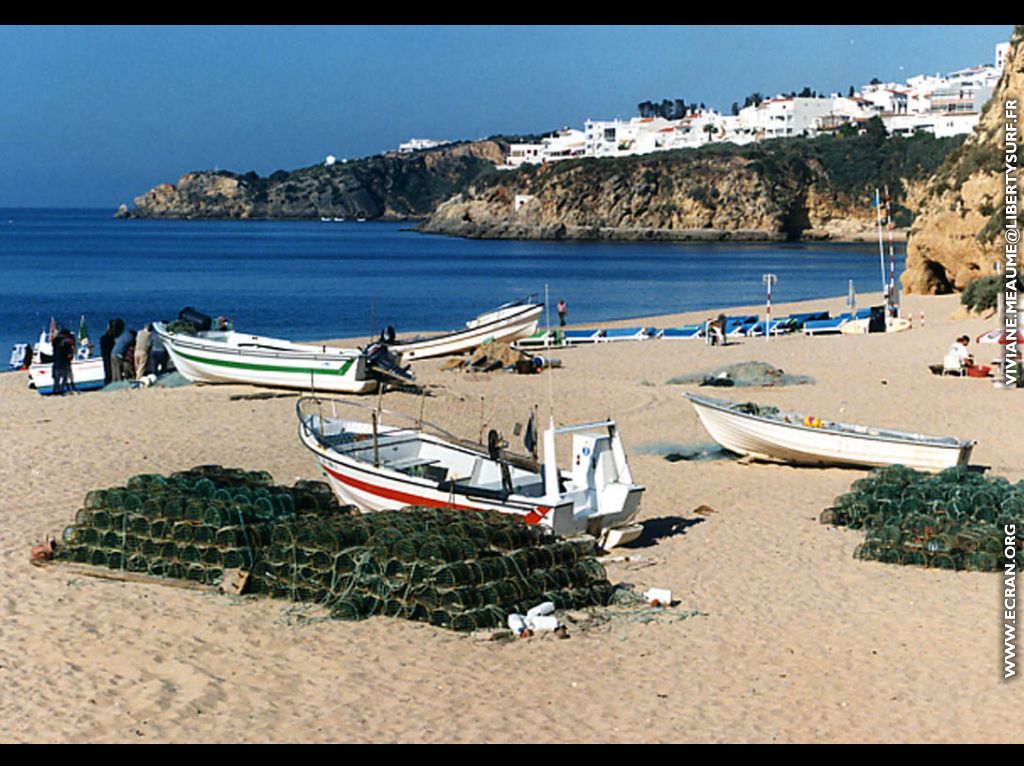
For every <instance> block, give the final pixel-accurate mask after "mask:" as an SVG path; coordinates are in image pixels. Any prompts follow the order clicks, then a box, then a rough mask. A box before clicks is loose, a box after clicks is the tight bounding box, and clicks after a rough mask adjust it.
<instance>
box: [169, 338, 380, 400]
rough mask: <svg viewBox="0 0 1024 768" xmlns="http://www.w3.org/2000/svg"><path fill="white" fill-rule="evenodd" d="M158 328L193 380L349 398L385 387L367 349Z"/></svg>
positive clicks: (173, 357)
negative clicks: (295, 390)
mask: <svg viewBox="0 0 1024 768" xmlns="http://www.w3.org/2000/svg"><path fill="white" fill-rule="evenodd" d="M153 330H154V331H155V332H156V334H157V335H158V336H159V337H160V339H161V340H162V341H163V343H164V345H165V346H166V348H167V352H168V354H170V356H171V360H173V361H174V367H175V368H177V369H178V370H179V371H180V372H181V374H182V375H183V376H185V377H186V378H187V379H189V380H190V381H195V382H202V383H204V384H255V385H259V386H266V387H284V388H288V389H307V390H314V391H315V390H322V391H325V392H344V393H349V394H363V393H367V392H374V391H376V389H377V386H378V383H379V382H378V378H376V377H375V373H376V371H375V370H371V368H372V366H373V362H372V361H371V360H370V359H369V358H368V356H367V354H366V353H365V352H364V351H363V350H361V349H341V348H338V347H329V346H326V345H322V344H321V345H313V344H296V343H294V342H291V341H286V340H284V339H275V338H271V337H268V336H253V335H250V334H246V333H238V332H236V331H234V330H226V331H197V332H195V333H174V332H173V331H170V330H168V328H167V326H166V325H165V324H164V323H153ZM381 375H383V374H381Z"/></svg>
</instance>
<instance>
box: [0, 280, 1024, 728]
mask: <svg viewBox="0 0 1024 768" xmlns="http://www.w3.org/2000/svg"><path fill="white" fill-rule="evenodd" d="M570 299H571V297H570ZM570 303H571V302H570ZM869 303H880V297H879V296H878V295H874V296H860V297H858V304H859V305H860V306H867V305H868V304H869ZM903 305H904V313H908V312H909V313H910V314H911V315H912V316H913V319H914V328H913V329H912V330H910V331H907V332H903V333H897V334H873V335H864V336H840V337H836V336H830V337H821V338H810V337H804V336H803V335H797V336H792V337H785V338H778V339H772V340H770V341H767V342H766V341H765V340H764V339H744V340H740V341H738V342H737V343H732V344H730V345H729V346H726V347H724V348H716V347H708V346H706V345H705V344H704V343H703V342H702V341H665V340H660V341H645V342H632V341H631V342H622V343H615V344H602V345H595V346H591V347H586V348H577V349H567V350H555V351H552V353H551V355H552V356H554V357H558V358H560V359H561V360H562V363H563V367H561V368H558V369H555V370H554V371H553V373H552V380H551V381H550V382H549V379H548V377H547V375H546V374H545V375H540V376H520V375H515V374H511V373H506V372H503V371H499V372H495V373H490V374H471V373H465V372H461V371H449V370H444V369H443V361H425V362H422V363H416V364H415V366H414V370H415V372H416V374H417V377H418V380H419V382H420V383H422V384H425V385H427V386H428V388H429V390H428V391H429V393H430V397H428V398H426V399H425V401H424V417H425V418H426V419H428V420H430V421H434V422H436V423H438V424H439V425H441V426H443V427H445V428H447V429H449V430H451V431H453V432H455V433H461V434H467V435H470V436H475V435H476V434H477V432H478V431H479V429H480V420H481V413H483V415H484V419H485V421H486V423H487V425H488V428H490V427H494V428H497V429H499V430H501V431H502V432H504V433H505V434H506V435H507V436H508V437H509V439H510V441H512V440H514V439H515V438H512V437H511V433H512V426H513V424H514V423H515V422H517V421H519V422H525V420H526V418H527V416H528V410H529V408H530V407H531V406H532V405H534V404H536V405H538V406H539V412H540V413H541V414H542V415H546V414H547V408H548V388H549V383H550V385H553V389H554V411H555V415H556V419H557V420H558V421H559V422H561V423H572V422H580V421H589V420H595V419H601V418H604V417H607V416H611V417H613V418H615V419H616V420H617V421H618V423H619V425H620V427H621V430H622V435H623V438H624V440H625V444H626V448H627V451H628V454H629V458H630V463H631V467H632V470H633V474H634V477H635V479H636V480H637V481H638V482H641V483H643V484H644V485H645V486H646V489H647V490H646V492H645V495H644V498H643V502H642V508H641V512H640V517H639V519H640V521H641V522H644V523H645V533H644V535H643V536H642V537H641V539H640V540H639V541H637V542H635V543H633V544H631V545H629V546H628V547H623V548H620V549H618V550H616V554H630V555H642V556H643V557H644V558H646V559H648V560H649V561H651V562H650V563H641V565H643V566H645V567H636V564H635V563H634V564H629V563H610V564H609V565H608V566H607V568H608V573H609V578H610V579H611V580H612V581H613V582H629V583H631V584H634V585H636V587H637V588H639V589H644V588H648V587H667V588H670V589H671V590H672V591H673V594H674V596H675V597H676V598H677V599H678V600H679V601H680V605H679V606H678V607H677V608H675V609H673V611H672V612H670V613H669V615H670V616H673V617H674V619H675V620H660V621H652V622H647V623H644V622H639V621H630V620H628V619H626V618H620V619H613V620H612V621H610V622H608V623H606V624H603V625H601V626H598V627H594V628H592V629H589V630H586V631H577V632H574V633H573V634H572V636H571V637H570V638H569V639H567V640H557V639H554V638H539V637H535V638H532V639H530V640H525V641H514V642H507V643H501V642H486V641H481V640H478V639H473V638H471V637H468V636H464V635H460V634H458V633H455V632H452V631H449V630H445V629H440V628H436V627H433V626H429V625H426V624H421V623H415V622H409V621H403V620H399V619H385V618H373V619H370V620H366V621H362V622H340V621H329V620H321V617H322V613H320V612H318V611H317V610H315V609H313V608H308V609H307V608H303V607H301V606H296V605H294V604H289V603H286V602H283V601H277V600H270V599H252V598H244V597H242V598H239V597H229V596H225V595H216V594H205V593H201V592H197V591H189V590H182V589H174V588H170V587H167V586H160V585H148V584H136V583H121V582H116V581H107V580H100V579H94V578H89V577H85V576H79V575H71V574H69V573H67V572H64V571H62V570H61V567H60V566H51V567H46V568H35V567H32V566H31V565H30V564H29V549H30V547H31V545H32V544H33V543H35V542H37V541H39V540H41V538H42V537H43V535H44V534H46V533H50V534H53V535H56V536H58V538H59V536H60V532H61V531H62V529H63V528H64V527H65V526H66V525H68V524H70V523H71V522H73V519H74V516H75V512H76V510H77V509H78V508H79V507H80V506H81V504H82V500H83V498H84V496H85V494H86V493H87V492H88V491H89V490H90V489H94V488H105V487H110V486H115V485H122V484H124V483H125V482H126V481H127V480H128V478H129V477H131V476H132V475H135V474H139V473H148V472H157V473H162V474H169V473H171V472H175V471H178V470H183V469H187V468H189V467H192V466H195V465H198V464H221V465H224V466H232V467H243V468H246V469H264V470H267V471H269V472H270V473H272V474H273V476H274V478H275V480H276V481H277V482H280V483H288V484H290V483H292V482H294V481H295V480H296V479H299V478H310V479H316V478H317V470H316V467H315V465H314V462H313V459H312V457H311V456H310V455H309V453H308V452H307V451H306V449H305V448H303V447H302V445H301V444H300V442H299V440H298V438H297V436H296V420H295V415H294V402H295V398H294V397H293V396H287V397H279V398H272V399H263V400H231V399H230V397H231V396H232V395H237V394H240V393H252V392H256V391H258V390H256V389H255V388H252V387H246V386H187V387H181V388H178V389H157V388H152V389H136V390H122V391H117V392H107V393H105V392H94V393H84V394H79V395H73V396H66V397H41V396H39V395H38V394H36V393H35V392H33V391H31V390H29V389H28V388H27V386H26V378H27V375H26V374H25V373H21V372H18V373H10V374H3V375H0V422H2V424H3V434H4V436H5V439H4V440H3V446H2V448H0V468H2V472H0V490H2V493H3V497H4V499H5V502H4V504H3V505H2V507H0V572H2V578H3V582H4V584H5V589H4V593H3V597H2V599H0V683H2V685H0V741H4V742H47V743H55V742H56V743H70V742H128V743H135V742H143V743H155V742H178V743H185V742H189V743H212V742H339V741H340V742H460V743H461V742H489V743H494V742H512V743H526V742H543V743H554V742H624V743H628V742H642V743H652V742H783V743H784V742H826V743H832V742H886V743H891V742H963V741H969V742H998V741H1009V740H1013V739H1016V738H1019V733H1020V732H1021V730H1022V728H1024V709H1022V708H1021V707H1020V696H1019V691H1017V690H1016V688H1015V685H1014V683H1013V681H1011V682H1010V683H1009V684H1007V683H1004V682H1003V679H1002V653H1001V627H1002V625H1001V605H1002V602H1001V581H1000V577H999V575H998V574H995V573H971V572H949V571H937V570H929V569H924V568H915V567H901V566H895V565H885V564H881V563H876V562H862V561H858V560H855V559H854V558H853V556H852V553H853V550H854V548H855V547H856V545H857V544H858V543H859V542H860V541H862V540H863V533H862V532H859V531H851V530H847V529H844V528H833V527H830V526H826V525H822V524H821V523H820V522H819V520H818V517H819V515H820V513H821V511H822V510H823V509H824V508H825V507H827V506H829V505H830V504H831V502H832V500H833V499H834V498H835V497H836V496H837V495H839V494H841V493H844V492H846V491H847V490H848V489H849V487H850V484H851V483H852V482H853V481H854V480H857V479H858V478H861V477H864V476H865V475H866V473H865V472H863V471H860V470H847V469H809V468H793V467H787V466H780V465H770V464H756V463H755V464H748V463H740V462H737V461H735V460H719V461H709V462H687V461H678V462H670V461H667V460H665V458H664V456H663V455H661V454H659V453H658V452H657V451H653V450H651V446H652V445H654V444H657V443H697V442H705V443H709V442H711V439H710V437H709V436H708V435H707V434H706V432H705V431H704V430H703V428H702V426H701V424H700V422H699V421H698V419H697V417H696V415H695V413H694V411H693V409H692V407H691V406H690V405H689V404H688V403H687V402H686V400H685V399H684V398H683V397H682V396H681V393H682V392H683V391H684V390H689V391H697V388H696V387H695V386H690V387H684V386H680V385H670V384H666V381H667V380H668V379H670V378H672V377H673V376H679V375H682V374H686V373H693V372H698V371H707V370H712V369H714V368H716V366H720V365H725V364H729V363H735V362H740V361H748V360H760V361H765V362H768V363H771V364H773V365H775V366H778V367H781V368H783V369H784V370H785V371H787V372H789V373H794V374H803V375H808V376H811V377H813V379H814V381H815V383H814V384H811V385H801V386H794V387H784V388H751V389H742V390H739V389H737V390H713V391H711V394H712V395H713V396H720V397H726V398H730V399H744V400H754V401H758V402H763V403H770V404H774V405H777V406H780V407H783V408H794V409H799V410H802V411H804V412H807V413H814V414H819V415H821V416H822V417H828V418H842V419H843V420H845V421H850V422H856V423H865V424H872V425H877V426H886V427H892V428H896V429H902V430H911V431H919V432H925V433H930V434H939V435H955V436H958V437H964V438H973V439H975V440H977V441H978V445H977V447H976V448H975V451H974V454H973V457H972V463H974V464H980V465H984V466H987V467H989V468H990V469H989V470H988V471H989V472H990V473H992V474H996V475H1003V476H1005V477H1007V478H1008V479H1010V480H1011V481H1014V482H1016V481H1017V480H1020V479H1021V478H1022V477H1024V442H1022V441H1021V440H1020V439H1019V437H1018V435H1017V430H1016V429H1015V428H1014V427H1012V425H1011V419H1012V418H1013V417H1014V416H1015V415H1016V414H1019V413H1020V402H1021V398H1022V397H1024V394H1022V393H1021V392H1020V391H1011V392H1007V391H1003V390H997V389H995V388H993V387H992V385H991V380H987V381H983V380H978V379H971V378H962V379H961V378H953V377H939V376H933V375H932V374H931V373H930V372H929V371H928V368H927V365H928V364H929V363H938V362H941V360H942V357H943V355H944V353H945V351H946V350H947V348H948V347H949V345H950V343H951V342H952V341H953V339H954V338H955V337H956V336H958V335H960V334H962V333H966V334H968V335H970V336H971V337H972V339H973V338H974V337H975V336H976V335H977V334H979V333H982V332H983V331H987V330H989V329H990V328H992V327H994V326H995V324H996V321H995V320H993V319H980V318H974V319H957V320H954V319H952V317H951V316H952V315H953V313H954V311H955V310H956V309H957V308H958V306H959V298H958V297H957V296H938V297H932V296H929V297H921V296H906V297H904V299H903ZM817 308H827V309H829V310H831V311H832V312H833V314H835V313H839V312H842V311H845V307H844V298H843V297H839V298H834V299H823V300H814V301H806V302H799V303H790V304H778V305H776V306H775V307H773V314H774V315H775V316H782V315H783V314H785V313H787V312H789V311H797V310H806V309H817ZM719 309H720V308H712V309H709V310H708V311H705V312H692V313H686V314H680V315H673V316H671V317H657V318H654V317H652V318H641V319H632V320H628V321H621V322H616V323H601V324H588V327H592V326H601V327H616V326H634V325H655V326H659V327H666V326H671V325H678V324H680V323H682V322H687V321H695V320H702V319H704V318H705V317H709V316H711V315H713V314H717V313H718V311H719ZM738 309H749V311H751V312H752V313H758V314H760V315H761V316H762V317H763V315H764V307H763V306H753V307H748V308H734V309H730V312H732V311H736V310H738ZM922 312H923V313H924V327H921V320H920V316H921V313H922ZM552 316H554V313H553V312H552ZM570 319H571V315H570ZM358 341H360V342H361V343H362V342H365V339H360V340H358ZM971 349H973V350H974V352H975V354H976V356H977V357H978V359H979V362H982V363H985V364H987V363H988V362H989V361H990V360H991V359H994V358H996V357H997V356H999V355H1000V354H1001V349H1000V348H999V347H997V346H995V345H983V346H980V347H979V346H978V345H976V344H974V343H973V342H972V344H971ZM369 400H372V399H371V398H368V401H369ZM384 405H385V407H386V408H392V409H394V410H400V411H406V412H412V413H416V412H418V410H419V399H418V398H417V397H416V396H415V395H411V394H403V393H388V394H387V395H385V397H384ZM701 505H707V506H708V507H710V508H711V509H712V510H713V511H704V512H702V513H697V512H695V511H694V510H696V509H697V508H698V507H700V506H701ZM684 611H688V612H697V613H696V614H695V615H686V614H684V613H683V612H684Z"/></svg>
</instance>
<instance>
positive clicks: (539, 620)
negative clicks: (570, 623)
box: [526, 616, 560, 632]
mask: <svg viewBox="0 0 1024 768" xmlns="http://www.w3.org/2000/svg"><path fill="white" fill-rule="evenodd" d="M526 626H528V627H529V628H530V629H532V630H533V631H534V632H554V631H555V630H556V629H558V627H559V626H560V625H559V623H558V619H556V618H555V617H554V616H527V617H526Z"/></svg>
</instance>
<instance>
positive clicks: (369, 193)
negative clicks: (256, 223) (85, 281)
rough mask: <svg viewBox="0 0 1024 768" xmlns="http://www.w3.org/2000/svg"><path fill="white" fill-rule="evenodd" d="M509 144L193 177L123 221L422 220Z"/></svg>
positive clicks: (139, 201)
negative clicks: (265, 172)
mask: <svg viewBox="0 0 1024 768" xmlns="http://www.w3.org/2000/svg"><path fill="white" fill-rule="evenodd" d="M507 151H508V145H507V144H506V143H504V142H503V141H496V140H487V141H478V142H467V143H460V144H450V145H446V146H444V147H439V148H436V149H430V150H423V151H419V152H413V153H409V154H397V153H389V154H386V155H375V156H373V157H367V158H362V159H360V160H353V161H350V162H347V163H342V162H336V163H334V164H333V165H330V166H327V165H324V164H320V165H315V166H312V167H309V168H302V169H300V170H297V171H292V172H285V171H277V172H275V173H273V174H271V175H270V177H269V178H266V177H261V176H258V175H257V174H255V173H252V172H250V173H247V174H244V175H239V174H237V173H231V172H227V171H197V172H193V173H186V174H185V175H184V176H182V177H181V178H180V179H178V182H177V183H176V184H160V185H158V186H156V187H154V188H153V189H151V190H150V191H149V192H147V193H146V194H144V195H141V196H139V197H137V198H135V209H134V210H129V209H128V208H127V206H121V208H120V209H119V210H118V212H117V213H116V214H115V216H116V217H118V218H147V219H148V218H187V219H311V218H317V217H321V216H329V217H346V218H360V217H362V218H367V219H376V218H390V219H408V218H420V217H423V216H425V215H427V214H429V213H430V212H431V211H432V210H433V209H434V207H435V206H436V205H437V204H438V203H440V202H441V201H443V200H445V199H447V198H448V197H450V196H451V195H453V194H454V193H455V192H457V191H459V190H461V189H463V188H465V187H466V185H467V184H469V183H471V182H472V181H473V180H474V179H476V178H478V177H479V176H480V175H481V174H483V173H485V172H488V171H490V170H492V169H493V168H494V164H495V163H497V162H501V161H502V159H503V158H504V156H505V154H506V152H507Z"/></svg>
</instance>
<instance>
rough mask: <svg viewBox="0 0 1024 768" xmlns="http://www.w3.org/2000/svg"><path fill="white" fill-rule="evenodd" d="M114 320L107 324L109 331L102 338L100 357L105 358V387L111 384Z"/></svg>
mask: <svg viewBox="0 0 1024 768" xmlns="http://www.w3.org/2000/svg"><path fill="white" fill-rule="evenodd" d="M113 322H114V321H113V320H110V321H108V322H107V329H106V330H105V331H104V332H103V335H102V336H100V357H102V358H103V386H107V384H109V383H110V382H111V367H110V353H111V352H113V351H114V333H113Z"/></svg>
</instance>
